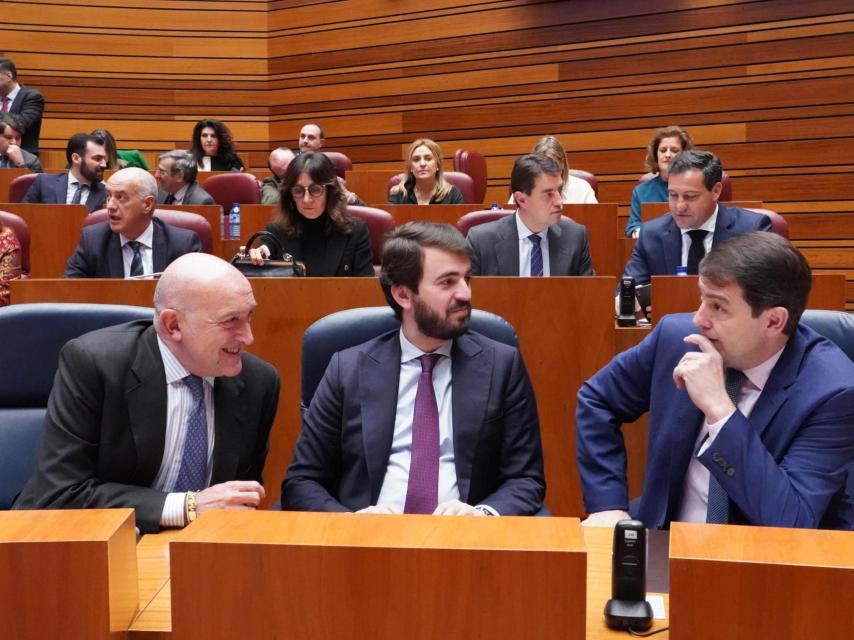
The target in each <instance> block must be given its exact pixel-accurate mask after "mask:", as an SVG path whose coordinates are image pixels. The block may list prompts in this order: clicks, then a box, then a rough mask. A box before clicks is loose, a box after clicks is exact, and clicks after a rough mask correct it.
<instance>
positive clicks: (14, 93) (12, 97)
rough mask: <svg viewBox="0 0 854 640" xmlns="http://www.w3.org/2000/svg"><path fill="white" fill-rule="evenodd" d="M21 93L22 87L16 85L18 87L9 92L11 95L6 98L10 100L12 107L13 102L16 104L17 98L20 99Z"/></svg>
mask: <svg viewBox="0 0 854 640" xmlns="http://www.w3.org/2000/svg"><path fill="white" fill-rule="evenodd" d="M19 93H21V85H19V84H16V85H15V88H14V89H12V90H11V91H10V92H9V95H7V96H6V98H7V99H8V100H9V104H10V105H11V104H12V103H13V102H15V98H17V97H18V94H19Z"/></svg>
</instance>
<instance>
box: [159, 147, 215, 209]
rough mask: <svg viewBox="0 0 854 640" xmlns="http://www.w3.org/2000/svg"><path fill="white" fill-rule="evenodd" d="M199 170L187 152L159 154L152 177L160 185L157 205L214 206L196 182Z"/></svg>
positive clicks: (208, 195) (209, 197) (177, 151)
mask: <svg viewBox="0 0 854 640" xmlns="http://www.w3.org/2000/svg"><path fill="white" fill-rule="evenodd" d="M198 173H199V169H198V167H197V166H196V163H195V162H194V161H193V156H192V155H190V152H189V151H183V150H181V149H175V150H174V151H167V152H166V153H164V154H161V155H160V157H159V158H158V162H157V170H156V171H155V172H154V177H155V178H157V181H158V182H159V183H160V189H159V190H158V191H157V204H216V201H215V200H214V199H213V197H212V196H211V194H209V193H208V192H207V191H205V190H204V189H202V186H201V185H200V184H199V183H198V182H196V176H197V175H198Z"/></svg>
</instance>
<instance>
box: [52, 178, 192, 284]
mask: <svg viewBox="0 0 854 640" xmlns="http://www.w3.org/2000/svg"><path fill="white" fill-rule="evenodd" d="M156 192H157V183H156V182H155V180H154V178H153V177H152V175H151V174H150V173H148V172H147V171H145V170H143V169H140V168H138V167H128V168H127V169H121V170H119V171H116V172H115V173H114V174H113V175H112V176H111V177H110V180H109V182H108V183H107V193H108V196H109V197H108V199H107V203H106V204H107V215H108V218H107V220H106V221H105V222H99V223H96V224H93V225H89V226H87V227H83V230H82V231H81V232H80V242H79V243H78V244H77V247H76V248H75V249H74V253H73V254H71V257H70V258H69V259H68V264H67V266H66V269H65V274H64V277H66V278H129V277H139V276H147V275H151V274H153V273H159V272H161V271H163V270H164V269H165V268H166V267H167V266H168V265H169V263H171V262H172V261H173V260H175V259H177V258H179V257H180V256H182V255H184V254H185V253H193V252H196V251H201V248H202V245H201V241H200V240H199V236H198V234H197V233H196V232H195V231H189V230H187V229H181V228H179V227H173V226H171V225H168V224H166V223H164V222H162V221H161V220H159V219H158V218H155V217H154V198H155V193H156Z"/></svg>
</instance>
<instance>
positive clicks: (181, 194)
mask: <svg viewBox="0 0 854 640" xmlns="http://www.w3.org/2000/svg"><path fill="white" fill-rule="evenodd" d="M189 188H190V185H189V184H185V185H184V186H183V187H181V188H180V189H178V190H177V191H176V192H175V193H174V194H173V195H172V197H173V198H175V200H176V201H177V200H180V201H181V203H182V204H183V202H184V196H185V195H187V189H189Z"/></svg>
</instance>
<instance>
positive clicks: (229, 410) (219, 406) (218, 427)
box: [211, 376, 245, 485]
mask: <svg viewBox="0 0 854 640" xmlns="http://www.w3.org/2000/svg"><path fill="white" fill-rule="evenodd" d="M244 386H245V383H244V381H243V380H242V379H241V378H240V377H239V376H235V377H231V378H217V379H216V380H215V381H214V451H213V463H212V464H213V470H212V472H211V484H212V485H214V484H218V483H220V482H225V481H226V480H229V479H233V478H236V477H237V476H238V471H239V469H238V468H237V467H238V465H239V464H240V434H241V433H242V432H243V428H242V427H243V411H242V409H243V407H242V404H241V402H240V394H241V393H242V392H243V388H244Z"/></svg>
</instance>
